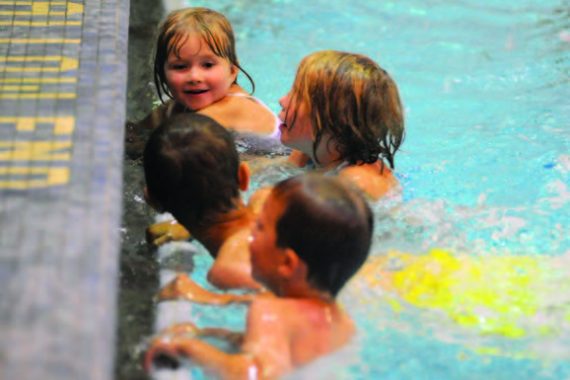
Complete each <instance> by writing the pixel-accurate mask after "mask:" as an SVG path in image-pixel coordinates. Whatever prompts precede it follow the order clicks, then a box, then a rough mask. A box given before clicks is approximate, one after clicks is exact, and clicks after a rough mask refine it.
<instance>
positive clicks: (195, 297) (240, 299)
mask: <svg viewBox="0 0 570 380" xmlns="http://www.w3.org/2000/svg"><path fill="white" fill-rule="evenodd" d="M253 297H254V295H253V294H244V295H239V294H230V293H214V292H211V291H209V290H206V289H204V288H202V287H201V286H200V285H198V284H196V283H195V282H194V280H192V279H191V278H190V277H188V275H187V274H185V273H181V274H179V275H177V276H176V278H175V279H174V280H172V281H171V282H169V283H168V284H166V285H165V286H164V287H163V288H162V289H161V290H160V292H159V293H158V299H159V300H160V301H165V300H178V299H184V300H187V301H191V302H196V303H201V304H208V305H227V304H230V303H248V302H251V301H252V300H253Z"/></svg>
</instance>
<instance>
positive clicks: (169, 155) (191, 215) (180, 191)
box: [143, 113, 239, 225]
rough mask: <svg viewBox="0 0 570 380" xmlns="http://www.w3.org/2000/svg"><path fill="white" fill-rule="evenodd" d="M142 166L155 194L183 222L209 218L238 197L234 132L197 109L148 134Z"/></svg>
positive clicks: (152, 195)
mask: <svg viewBox="0 0 570 380" xmlns="http://www.w3.org/2000/svg"><path fill="white" fill-rule="evenodd" d="M143 165H144V173H145V180H146V186H147V189H148V192H149V194H150V196H151V198H152V199H153V200H154V201H155V202H157V203H158V204H159V205H160V206H161V207H162V208H163V209H164V211H168V212H170V213H172V214H173V215H174V217H175V218H176V219H177V220H178V221H179V222H180V223H182V224H184V225H186V223H187V222H190V223H193V224H194V223H208V222H209V220H208V217H209V215H215V214H218V213H223V212H227V211H229V210H231V209H233V208H234V207H235V201H236V199H238V198H239V179H238V168H239V156H238V152H237V150H236V147H235V143H234V139H233V137H232V135H231V133H230V132H229V131H228V130H227V129H225V128H224V127H222V126H221V125H220V124H218V123H217V122H216V121H215V120H213V119H211V118H209V117H207V116H204V115H200V114H197V113H183V114H179V115H175V116H173V117H171V118H169V119H167V120H166V121H165V122H164V123H163V124H161V125H160V126H159V127H158V128H156V129H155V130H154V131H153V132H152V133H151V135H150V138H149V140H148V142H147V144H146V147H145V150H144V155H143Z"/></svg>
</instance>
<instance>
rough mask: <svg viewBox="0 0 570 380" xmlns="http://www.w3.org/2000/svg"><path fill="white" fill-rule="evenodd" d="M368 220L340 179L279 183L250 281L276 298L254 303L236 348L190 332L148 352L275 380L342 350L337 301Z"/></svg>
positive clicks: (347, 326)
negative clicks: (230, 350) (221, 346)
mask: <svg viewBox="0 0 570 380" xmlns="http://www.w3.org/2000/svg"><path fill="white" fill-rule="evenodd" d="M372 230H373V218H372V213H371V211H370V208H369V207H368V205H367V203H366V201H365V200H364V198H363V197H362V196H361V195H360V193H358V192H355V191H354V190H352V189H351V188H349V187H348V186H347V185H346V184H345V183H344V182H343V181H342V180H341V179H339V178H334V177H325V176H322V175H319V174H309V175H304V176H298V177H293V178H290V179H287V180H285V181H282V182H280V183H278V184H277V185H276V186H275V187H274V188H273V190H272V191H271V193H270V195H269V197H268V198H267V200H266V202H265V204H264V206H263V209H262V211H261V213H260V215H259V217H258V218H257V221H256V223H255V226H254V228H253V230H252V235H251V242H250V250H251V264H252V268H253V276H254V278H255V279H256V280H258V281H259V282H261V283H263V284H264V285H265V286H266V287H267V288H268V289H270V290H271V291H272V292H273V293H274V294H275V295H276V296H277V297H257V298H255V299H254V301H253V302H252V304H251V306H250V309H249V312H248V316H247V327H246V331H245V334H244V337H243V343H242V345H241V350H240V352H239V353H237V354H229V353H226V352H224V351H221V350H220V349H218V348H216V347H214V346H212V345H210V344H208V343H206V342H204V341H202V340H200V339H196V337H192V336H190V335H188V334H180V335H176V334H175V335H173V334H168V335H165V336H164V337H163V338H160V337H159V338H157V339H155V340H154V342H153V343H152V344H151V347H150V348H149V350H148V351H147V353H146V360H145V365H146V367H147V369H148V368H150V367H152V364H153V363H154V362H155V359H164V358H165V357H168V358H169V359H171V360H172V359H175V360H176V358H178V357H184V358H186V359H190V360H191V361H192V362H194V363H195V364H198V365H200V366H202V367H204V368H205V370H206V371H207V372H210V373H212V374H213V375H215V376H217V377H221V378H224V379H249V378H262V379H265V378H275V377H278V376H281V375H283V374H286V373H287V372H290V371H291V370H293V369H294V368H296V367H300V366H303V365H305V364H308V363H309V362H311V361H313V360H315V359H317V358H318V357H320V356H322V355H326V354H328V353H331V352H333V351H335V350H337V349H339V348H340V347H342V346H343V345H345V344H346V343H347V342H348V341H349V340H350V338H351V337H352V336H353V334H354V330H355V329H354V325H353V322H352V320H351V319H350V317H349V316H348V315H347V314H346V313H345V312H344V311H343V310H342V308H341V307H340V306H339V305H338V304H337V302H336V300H335V298H336V296H337V294H338V292H339V291H340V290H341V289H342V287H343V286H344V285H345V283H346V282H347V281H348V280H349V279H350V278H351V277H352V276H353V275H354V274H355V273H356V271H357V270H358V269H359V268H360V267H361V266H362V264H363V263H364V261H365V260H366V258H367V256H368V252H369V248H370V244H371V237H372Z"/></svg>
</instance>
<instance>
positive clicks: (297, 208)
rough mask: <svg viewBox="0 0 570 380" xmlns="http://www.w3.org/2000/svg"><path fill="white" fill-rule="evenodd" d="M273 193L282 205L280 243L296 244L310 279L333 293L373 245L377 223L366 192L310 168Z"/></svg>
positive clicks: (282, 184)
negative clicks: (373, 235) (373, 233)
mask: <svg viewBox="0 0 570 380" xmlns="http://www.w3.org/2000/svg"><path fill="white" fill-rule="evenodd" d="M271 196H272V197H274V199H276V200H278V201H281V202H283V210H284V211H283V214H282V215H281V216H280V217H279V220H278V221H277V227H276V231H277V246H278V247H281V248H291V249H293V250H294V251H295V252H296V253H297V255H298V256H299V257H300V258H301V259H302V260H303V261H304V262H305V263H306V264H307V267H308V281H309V282H310V283H311V284H312V285H313V286H314V287H315V288H317V289H319V290H321V291H325V292H328V293H330V294H331V295H332V296H333V297H335V296H336V295H337V294H338V292H339V291H340V289H341V288H342V287H343V286H344V284H345V283H346V282H347V281H348V280H349V279H350V278H351V277H352V276H353V275H354V274H355V273H356V272H357V271H358V269H359V268H360V267H361V266H362V264H363V263H364V261H365V260H366V258H367V257H368V252H369V250H370V244H371V242H372V232H373V226H374V222H373V216H372V211H371V210H370V207H369V206H368V204H367V202H366V200H365V199H364V197H363V195H362V194H361V193H360V191H359V190H356V189H353V188H352V187H351V186H350V185H349V184H347V183H345V182H344V181H343V180H342V179H340V178H338V177H329V176H324V175H322V174H317V173H312V174H305V175H301V176H297V177H292V178H289V179H286V180H284V181H282V182H280V183H278V184H277V185H276V186H275V187H274V189H273V190H272V193H271Z"/></svg>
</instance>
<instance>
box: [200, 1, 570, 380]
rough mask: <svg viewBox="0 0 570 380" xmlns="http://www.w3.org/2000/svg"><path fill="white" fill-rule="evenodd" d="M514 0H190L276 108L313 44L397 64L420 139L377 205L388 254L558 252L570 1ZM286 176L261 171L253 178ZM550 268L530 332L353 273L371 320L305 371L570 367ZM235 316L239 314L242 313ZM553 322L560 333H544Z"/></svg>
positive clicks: (410, 144)
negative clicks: (229, 32)
mask: <svg viewBox="0 0 570 380" xmlns="http://www.w3.org/2000/svg"><path fill="white" fill-rule="evenodd" d="M511 3H512V4H505V3H504V2H503V1H485V2H480V1H474V0H464V1H443V0H440V1H435V0H432V1H418V0H412V1H406V2H382V3H379V2H372V1H353V2H350V5H348V3H346V2H344V1H340V0H327V1H324V0H314V1H310V2H304V1H299V0H283V1H239V0H238V1H235V0H231V1H230V0H228V1H191V2H189V5H190V4H191V5H193V6H207V7H210V8H213V9H216V10H219V11H221V12H223V13H225V14H226V15H227V16H228V18H229V19H230V20H231V22H232V24H233V26H234V30H235V32H236V35H237V44H238V54H239V57H240V61H241V63H242V66H244V67H245V68H246V70H247V71H248V72H249V73H250V74H251V75H252V76H253V77H254V79H255V81H256V86H257V89H256V92H255V94H256V95H257V96H258V97H260V98H261V99H262V100H264V101H265V102H266V103H267V104H268V105H270V107H271V108H272V109H273V110H274V111H276V112H277V111H278V107H279V106H278V104H277V101H278V99H279V98H280V97H281V96H282V95H284V94H285V93H286V92H287V91H288V90H289V86H290V85H291V83H292V81H293V77H294V74H295V69H296V66H297V64H298V62H299V61H300V60H301V58H302V57H303V56H305V55H306V54H308V53H310V52H312V51H315V50H321V49H338V50H347V51H353V52H359V53H364V54H367V55H369V56H371V57H372V58H374V59H375V60H376V61H378V62H379V63H380V65H381V66H383V67H384V68H385V69H386V70H387V71H389V72H390V73H391V74H392V76H393V77H394V79H395V80H396V82H397V83H398V85H399V88H400V91H401V96H402V100H403V103H404V105H405V111H406V123H407V124H406V127H407V136H406V140H405V142H404V144H403V146H402V148H401V151H400V152H399V153H398V154H397V155H396V172H397V175H398V176H399V178H400V181H401V183H402V185H403V191H402V194H401V197H400V198H398V199H394V200H390V201H386V202H384V203H382V204H378V205H375V209H376V212H377V225H378V226H377V229H378V230H377V234H376V239H375V246H374V254H375V255H376V256H377V255H381V254H383V253H385V252H387V251H389V250H393V249H397V250H403V251H406V252H410V253H412V254H416V255H420V254H422V253H425V252H426V251H427V250H429V249H431V248H434V247H443V248H446V249H447V250H449V251H451V252H456V253H463V254H466V255H470V256H474V257H485V256H493V257H496V256H505V255H506V256H517V255H532V256H533V257H535V258H537V257H538V260H539V261H540V262H542V261H544V262H547V261H549V260H551V259H552V258H553V257H562V256H563V255H565V254H566V255H570V238H569V236H570V233H569V231H570V189H569V185H570V181H569V173H570V125H569V124H570V101H569V99H570V86H569V82H570V3H569V2H568V1H540V2H539V1H528V0H522V1H516V2H515V1H511ZM242 83H243V84H246V81H245V80H244V79H243V78H242ZM285 174H286V173H264V174H263V176H262V177H260V178H257V181H256V183H257V185H260V184H263V183H266V182H270V181H271V180H274V179H276V178H279V177H282V176H284V175H285ZM568 263H569V261H568V260H561V261H560V262H559V263H558V264H557V265H558V267H560V266H561V265H562V266H564V265H565V267H566V268H570V265H568ZM204 265H207V263H204ZM489 268H490V270H493V268H494V267H491V266H490V267H489ZM569 272H570V269H568V270H567V273H569ZM544 275H545V278H546V279H545V280H544V283H546V284H548V285H547V286H546V285H545V286H543V288H546V289H550V290H552V291H550V292H546V291H543V292H542V293H539V294H540V297H541V298H540V303H539V305H540V307H541V309H539V310H538V311H537V313H536V315H534V316H532V317H527V318H526V319H525V320H523V322H521V323H522V324H523V325H524V326H525V327H526V330H525V331H526V334H525V335H524V336H522V337H518V338H512V337H511V338H508V337H505V336H504V335H501V334H488V333H482V331H481V329H480V328H479V329H478V328H468V327H466V326H464V325H462V324H459V323H456V322H454V321H453V320H451V319H450V318H449V316H448V314H446V312H445V310H441V309H437V308H434V309H429V308H428V309H426V308H419V307H416V306H414V305H412V304H406V302H403V301H402V300H399V302H398V304H399V305H400V307H394V306H393V303H391V301H390V300H391V299H392V298H391V296H390V295H389V294H388V293H387V292H386V291H384V290H382V289H379V288H376V287H375V286H374V285H373V284H371V283H370V282H369V281H365V280H363V279H356V280H355V281H353V283H351V284H350V285H349V286H348V287H347V289H346V291H345V292H344V293H343V294H342V296H341V301H342V302H343V303H344V304H345V305H346V308H347V309H348V310H349V312H350V313H351V314H352V315H353V317H354V318H355V320H356V322H357V325H358V327H359V330H360V332H361V333H360V334H359V337H358V339H357V340H356V342H355V343H354V344H353V346H352V347H351V348H352V351H350V354H347V355H340V356H339V355H337V356H336V357H334V358H330V359H327V358H325V360H324V363H325V364H324V365H321V366H317V365H315V366H314V367H315V368H308V369H307V370H306V372H307V373H298V374H294V375H293V377H294V378H296V377H301V376H306V377H305V378H311V379H314V378H327V379H330V378H342V379H377V378H385V379H412V378H413V379H420V378H422V379H423V378H425V379H480V378H483V377H487V378H492V379H512V378H517V377H519V378H532V379H562V378H569V377H570V364H569V363H570V328H569V324H570V313H569V312H568V310H569V307H568V306H569V305H570V294H569V293H568V292H565V290H568V283H570V278H568V276H558V277H555V276H554V275H553V276H551V277H549V276H548V273H545V274H544ZM200 276H201V275H200V274H199V277H200ZM498 277H499V278H500V276H498ZM503 288H505V289H508V284H502V283H501V282H500V279H499V280H498V283H497V291H500V289H503ZM557 290H558V292H559V293H557ZM514 307H515V306H513V308H514ZM513 312H515V311H513V310H507V311H505V313H513ZM208 314H211V313H208V312H204V313H200V317H199V318H200V320H201V322H202V323H203V324H209V322H215V323H226V322H224V321H225V320H223V319H222V320H220V319H219V318H220V317H219V315H217V316H216V320H211V321H208V316H207V315H208ZM235 314H236V316H235V320H234V318H233V317H231V316H230V317H228V318H229V320H230V322H227V323H229V324H230V325H235V324H236V322H235V321H236V320H238V321H242V319H243V315H242V312H236V313H235ZM481 315H482V316H483V317H484V313H483V312H482V314H481ZM483 319H484V318H483ZM232 321H233V322H232ZM545 321H547V322H545ZM240 323H241V322H240ZM238 324H239V323H238ZM544 325H547V326H549V327H550V328H551V330H553V331H554V333H549V334H546V333H544V331H542V330H540V328H539V326H544ZM232 327H233V326H232ZM538 330H540V331H542V332H537V331H538ZM327 360H328V361H327ZM323 367H325V368H328V369H329V370H330V369H332V370H333V371H334V376H332V375H331V373H330V372H328V373H327V374H324V373H323V372H321V371H322V370H323Z"/></svg>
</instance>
